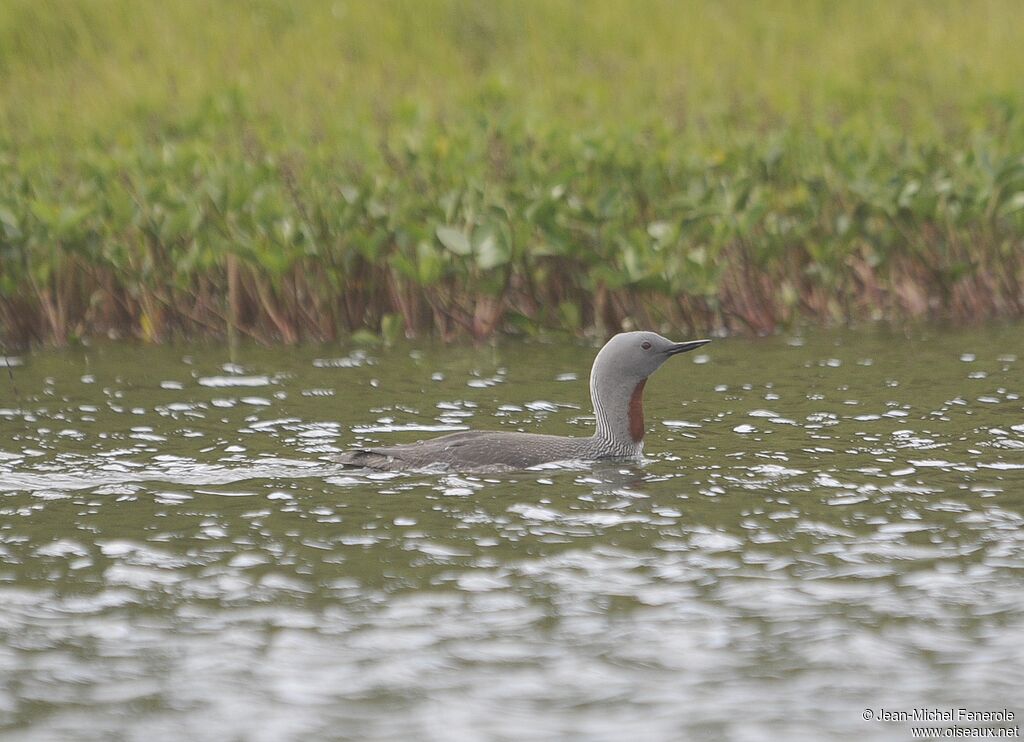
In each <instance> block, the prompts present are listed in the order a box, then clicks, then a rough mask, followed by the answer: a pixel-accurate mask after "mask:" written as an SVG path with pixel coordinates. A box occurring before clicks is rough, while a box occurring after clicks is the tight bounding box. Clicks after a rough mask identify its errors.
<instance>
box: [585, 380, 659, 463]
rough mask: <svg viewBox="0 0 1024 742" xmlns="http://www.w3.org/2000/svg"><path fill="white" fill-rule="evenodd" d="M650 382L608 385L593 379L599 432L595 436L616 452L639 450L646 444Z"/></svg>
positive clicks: (592, 392) (591, 390) (595, 412)
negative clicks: (647, 386) (646, 399)
mask: <svg viewBox="0 0 1024 742" xmlns="http://www.w3.org/2000/svg"><path fill="white" fill-rule="evenodd" d="M646 383H647V379H641V380H640V381H639V382H637V381H624V382H622V383H616V384H608V383H606V380H603V379H601V378H591V383H590V387H591V389H590V393H591V397H592V399H593V402H594V417H595V418H596V419H597V431H596V432H595V434H594V437H595V438H596V439H598V440H600V441H602V442H605V443H607V444H609V445H610V446H612V447H614V448H616V449H622V450H629V451H636V452H639V450H640V449H641V448H642V447H643V442H644V400H643V397H644V385H645V384H646Z"/></svg>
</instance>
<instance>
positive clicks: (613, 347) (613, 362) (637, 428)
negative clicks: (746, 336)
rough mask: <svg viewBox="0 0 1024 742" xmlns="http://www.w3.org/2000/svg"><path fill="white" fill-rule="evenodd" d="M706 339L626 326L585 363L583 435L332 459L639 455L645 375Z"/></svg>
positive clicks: (474, 465)
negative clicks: (587, 406)
mask: <svg viewBox="0 0 1024 742" xmlns="http://www.w3.org/2000/svg"><path fill="white" fill-rule="evenodd" d="M709 342H711V341H710V340H690V341H688V342H685V343H673V342H672V341H671V340H668V339H666V338H663V337H662V336H661V335H658V334H657V333H654V332H623V333H620V334H618V335H616V336H615V337H613V338H612V339H611V340H609V341H608V342H607V343H605V346H604V347H603V348H601V350H600V352H598V354H597V357H596V358H595V359H594V365H593V368H591V370H590V398H591V400H592V401H593V403H594V416H595V417H596V418H597V430H596V431H595V432H594V434H593V435H591V436H588V437H571V436H562V435H539V434H536V433H515V432H510V431H490V430H467V431H464V432H461V433H451V434H449V435H443V436H441V437H439V438H432V439H430V440H426V441H418V442H417V443H409V444H404V445H399V446H372V447H366V448H357V449H354V450H352V451H347V452H345V453H343V454H341V455H340V456H338V457H336V458H335V459H334V460H335V461H337V462H339V463H342V464H344V465H346V466H358V467H366V468H370V469H382V470H386V471H394V470H399V469H425V468H428V467H429V468H433V467H442V468H445V469H455V470H472V469H526V468H529V467H531V466H537V465H539V464H546V463H550V462H552V461H566V460H586V461H592V460H596V459H615V458H636V457H638V456H640V454H641V452H642V451H643V441H644V408H643V391H644V384H646V383H647V377H648V376H650V375H651V374H653V373H654V372H655V371H657V370H658V368H659V367H660V366H661V364H663V363H664V362H665V361H667V360H668V359H669V358H671V357H672V356H674V355H677V354H679V353H685V352H687V351H689V350H694V349H696V348H699V347H701V346H702V345H704V344H706V343H709Z"/></svg>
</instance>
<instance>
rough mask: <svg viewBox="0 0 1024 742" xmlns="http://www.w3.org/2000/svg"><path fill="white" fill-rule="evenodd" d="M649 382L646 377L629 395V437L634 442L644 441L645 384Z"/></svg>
mask: <svg viewBox="0 0 1024 742" xmlns="http://www.w3.org/2000/svg"><path fill="white" fill-rule="evenodd" d="M646 383H647V379H644V380H643V381H641V382H640V383H639V384H637V385H636V387H634V389H633V394H632V395H630V397H629V415H628V416H629V437H630V438H632V439H633V443H643V442H644V385H645V384H646Z"/></svg>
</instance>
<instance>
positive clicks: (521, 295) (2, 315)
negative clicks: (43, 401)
mask: <svg viewBox="0 0 1024 742" xmlns="http://www.w3.org/2000/svg"><path fill="white" fill-rule="evenodd" d="M166 5H167V6H168V7H161V6H160V5H158V4H156V3H152V4H144V3H135V2H130V1H129V0H103V1H100V0H95V1H93V2H90V1H86V0H83V1H82V2H77V3H71V4H68V3H63V2H57V1H56V0H53V1H51V2H40V1H39V0H36V2H28V1H26V0H11V1H10V2H8V3H5V4H3V5H2V6H0V85H2V88H3V89H4V91H5V94H4V95H3V96H2V97H0V125H2V130H0V328H2V330H0V332H2V337H4V338H6V340H7V341H8V342H9V343H10V344H25V343H29V342H33V341H38V342H57V343H60V342H66V341H68V340H70V339H73V338H74V337H76V336H80V335H83V334H118V335H121V336H128V335H134V336H141V337H144V338H147V339H153V340H160V339H165V338H169V337H172V336H174V335H176V334H193V335H194V334H212V335H220V334H224V333H226V332H227V331H228V328H229V327H231V328H234V329H235V331H237V332H238V333H241V334H244V335H250V336H252V337H255V338H257V339H260V340H273V339H283V340H285V341H289V342H290V341H297V340H301V339H304V338H332V337H335V336H337V335H340V334H345V333H348V332H351V331H354V330H359V329H369V330H371V331H373V332H381V333H384V334H385V335H389V334H397V333H400V332H403V331H406V332H434V333H437V334H438V335H441V336H445V337H448V336H453V335H460V334H468V335H473V336H477V337H483V336H487V335H489V334H491V333H494V332H498V331H503V330H510V329H516V330H522V331H531V330H533V329H535V328H538V327H543V326H558V327H563V328H570V329H574V330H583V329H587V328H590V327H598V328H600V329H603V330H607V329H611V328H615V327H618V326H621V325H622V324H623V323H628V322H634V323H636V324H638V325H644V326H658V325H660V324H662V323H673V324H676V325H681V326H684V327H685V326H689V327H692V328H694V329H695V330H701V331H706V330H708V329H711V328H725V329H729V330H749V331H758V332H761V331H768V330H771V329H772V328H774V327H776V326H778V325H780V324H786V323H791V322H794V321H799V320H801V319H802V318H808V319H811V320H814V321H826V322H838V321H845V320H848V319H853V318H889V319H893V320H896V321H899V320H901V319H907V318H920V317H943V318H953V319H960V320H977V319H984V318H994V317H1020V316H1021V315H1022V314H1024V289H1022V286H1024V238H1022V234H1024V159H1022V153H1024V90H1022V88H1021V86H1020V83H1019V70H1021V69H1024V48H1022V45H1021V44H1019V34H1018V27H1019V22H1018V20H1017V18H1018V15H1019V13H1018V9H1017V7H1016V5H1015V3H1013V2H989V3H980V2H976V3H943V2H937V3H927V4H926V3H920V4H910V3H856V4H855V3H827V2H821V3H817V2H794V3H770V4H768V3H758V4H755V3H716V4H703V3H684V4H680V3H668V2H665V3H661V2H646V3H640V4H624V3H615V2H593V3H587V4H582V5H581V4H577V3H571V2H544V3H541V2H536V3H517V2H492V3H473V2H429V3H413V2H391V3H354V2H335V3H319V2H318V3H313V2H310V3H303V2H270V1H268V0H264V1H263V2H221V3H199V2H176V3H169V4H166Z"/></svg>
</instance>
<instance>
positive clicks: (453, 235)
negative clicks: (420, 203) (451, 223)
mask: <svg viewBox="0 0 1024 742" xmlns="http://www.w3.org/2000/svg"><path fill="white" fill-rule="evenodd" d="M437 239H439V240H440V241H441V244H442V245H444V246H445V247H446V248H448V249H449V250H451V251H452V252H453V253H455V254H456V255H469V254H470V253H471V252H473V248H472V247H471V246H470V244H469V238H468V237H466V235H465V234H464V233H463V232H462V231H461V230H458V229H455V227H438V228H437Z"/></svg>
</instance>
